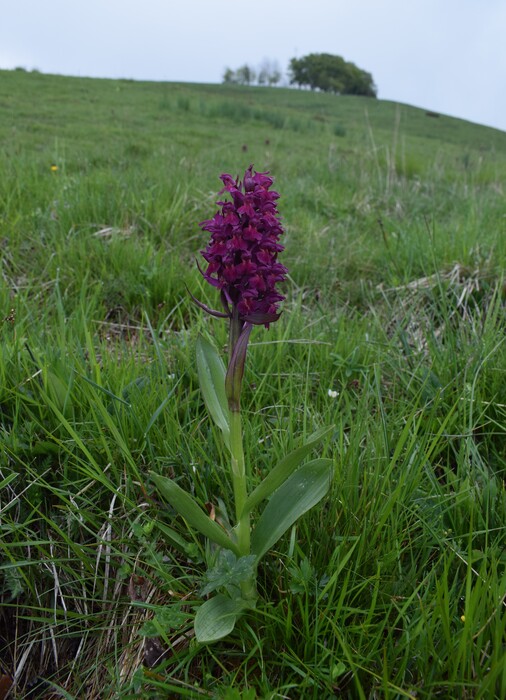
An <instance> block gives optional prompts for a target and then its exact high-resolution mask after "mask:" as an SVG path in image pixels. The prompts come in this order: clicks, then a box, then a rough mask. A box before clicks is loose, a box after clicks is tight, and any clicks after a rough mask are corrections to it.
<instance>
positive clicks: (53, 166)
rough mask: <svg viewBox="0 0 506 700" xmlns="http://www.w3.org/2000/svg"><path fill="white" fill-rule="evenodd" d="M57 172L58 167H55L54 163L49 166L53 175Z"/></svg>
mask: <svg viewBox="0 0 506 700" xmlns="http://www.w3.org/2000/svg"><path fill="white" fill-rule="evenodd" d="M57 170H58V166H57V165H55V164H54V163H52V164H51V172H52V173H55V172H56V171H57Z"/></svg>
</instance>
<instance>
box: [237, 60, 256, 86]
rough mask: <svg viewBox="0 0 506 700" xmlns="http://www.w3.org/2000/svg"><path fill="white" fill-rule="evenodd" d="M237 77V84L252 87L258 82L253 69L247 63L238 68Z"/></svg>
mask: <svg viewBox="0 0 506 700" xmlns="http://www.w3.org/2000/svg"><path fill="white" fill-rule="evenodd" d="M235 75H236V77H237V82H238V83H239V84H240V85H251V83H254V82H255V80H256V73H255V71H254V70H253V68H251V66H248V64H247V63H245V64H244V65H243V66H241V67H240V68H238V69H237V70H236V72H235Z"/></svg>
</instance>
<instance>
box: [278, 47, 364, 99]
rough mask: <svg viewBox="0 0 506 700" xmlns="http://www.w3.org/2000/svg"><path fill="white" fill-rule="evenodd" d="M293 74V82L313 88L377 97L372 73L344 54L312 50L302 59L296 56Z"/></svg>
mask: <svg viewBox="0 0 506 700" xmlns="http://www.w3.org/2000/svg"><path fill="white" fill-rule="evenodd" d="M289 76H290V83H291V84H292V85H298V86H299V87H304V86H307V87H309V88H311V90H322V91H323V92H334V93H337V94H340V95H365V96H367V97H376V86H375V84H374V81H373V78H372V75H371V74H370V73H367V72H366V71H364V70H362V69H361V68H358V67H357V66H356V65H355V64H354V63H351V62H348V61H345V60H344V58H342V57H341V56H333V55H332V54H328V53H312V54H308V55H307V56H303V57H302V58H292V59H291V61H290V66H289Z"/></svg>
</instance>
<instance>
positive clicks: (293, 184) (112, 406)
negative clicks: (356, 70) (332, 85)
mask: <svg viewBox="0 0 506 700" xmlns="http://www.w3.org/2000/svg"><path fill="white" fill-rule="evenodd" d="M0 141H1V144H2V146H1V150H0V166H1V170H0V173H1V175H0V249H1V276H0V334H1V343H0V487H1V489H0V591H1V600H2V608H1V611H0V660H1V665H2V668H1V673H2V674H4V675H8V674H12V675H15V676H16V682H17V686H16V688H15V690H14V697H19V698H24V697H30V698H49V697H66V698H75V699H76V700H77V699H80V698H87V699H88V698H90V699H92V698H101V699H104V700H105V699H106V698H122V699H123V698H125V699H127V698H134V697H146V698H167V697H191V698H198V697H214V698H228V699H229V700H235V699H237V700H240V699H241V698H243V699H244V700H253V699H254V698H276V697H288V698H299V697H304V698H332V697H336V696H342V697H351V698H392V699H393V698H410V697H412V698H414V697H417V698H433V697H442V698H464V699H468V698H469V699H470V698H483V699H484V700H488V699H489V698H498V699H499V698H502V697H504V696H505V695H506V658H505V651H504V639H505V633H506V629H505V628H506V614H505V612H506V610H505V603H506V600H505V594H506V570H505V563H506V549H505V545H506V536H505V534H506V533H505V517H506V491H505V480H506V439H505V438H506V347H505V342H504V327H505V326H504V321H505V290H506V287H505V278H504V269H505V267H506V247H505V246H504V240H505V234H506V219H505V218H504V183H505V181H506V134H505V133H503V132H500V131H496V130H493V129H487V128H485V127H479V126H477V125H473V124H470V123H467V122H464V121H461V120H456V119H452V118H450V117H446V116H444V115H441V116H439V117H438V118H435V117H431V116H427V115H426V113H425V111H424V110H418V109H415V108H413V107H408V106H406V105H396V104H394V103H389V102H383V101H379V100H378V101H375V100H367V99H363V98H353V97H346V98H345V97H334V96H328V95H321V94H312V93H309V92H304V91H297V90H284V89H267V88H248V89H246V88H241V87H237V86H235V87H230V86H212V85H182V84H162V83H135V82H131V81H124V80H123V81H121V80H118V81H112V80H111V81H108V80H89V79H76V78H63V77H57V76H46V75H41V74H36V73H21V72H5V71H4V72H0ZM250 162H252V163H254V164H255V167H256V168H257V169H259V170H264V169H269V170H270V171H271V172H272V174H273V175H274V176H275V179H276V189H278V190H279V191H280V193H281V199H280V203H279V207H280V211H281V213H282V215H283V217H284V224H285V228H286V235H285V240H284V243H285V245H286V251H285V253H284V254H283V262H284V263H285V264H286V265H287V267H288V268H289V270H290V279H289V283H288V284H287V285H286V289H285V292H286V294H287V301H286V303H285V305H284V313H283V315H282V317H281V319H280V321H279V322H277V323H276V324H273V326H272V327H271V329H270V330H269V331H265V330H264V329H257V330H255V332H254V333H253V336H252V342H251V348H250V351H249V352H248V362H247V368H246V376H245V383H246V386H245V395H244V413H245V420H246V430H245V441H246V451H247V455H248V458H249V463H250V465H251V478H252V481H253V483H256V482H257V481H259V480H260V478H261V477H262V475H264V474H265V473H266V472H267V471H268V470H269V468H270V466H271V465H272V464H274V463H275V462H276V461H277V460H279V458H280V457H281V456H283V454H285V453H286V452H287V451H289V450H290V449H292V448H293V445H294V444H295V443H296V441H297V439H298V437H299V436H301V435H309V434H310V433H312V432H313V431H314V430H316V429H317V428H319V427H322V426H326V425H334V426H335V430H334V434H333V436H332V440H331V441H330V442H329V443H328V445H327V446H326V448H325V454H324V456H328V457H331V458H332V459H333V460H334V463H335V478H334V481H333V484H332V489H331V494H330V495H329V497H327V498H326V499H324V501H323V502H322V504H320V505H319V506H318V507H317V508H315V509H314V510H313V511H311V512H310V513H308V514H307V515H306V516H304V518H303V519H302V521H300V522H299V523H298V524H297V526H296V527H294V528H293V529H292V531H291V533H290V534H289V535H288V536H287V537H285V538H284V539H283V540H282V541H281V542H280V543H279V546H278V547H277V550H276V552H272V553H271V554H269V555H268V556H267V557H266V559H265V561H264V563H263V564H262V566H261V568H260V571H259V588H260V591H261V594H262V597H261V602H260V603H259V605H258V608H257V610H256V612H255V613H251V614H249V615H248V616H246V617H245V618H244V619H243V620H242V621H241V623H240V624H239V625H238V626H237V628H236V630H235V631H234V633H233V634H232V635H231V637H230V638H229V639H227V640H226V641H224V642H222V643H218V644H216V645H214V646H209V647H201V646H199V645H198V644H197V643H196V642H195V640H194V639H193V637H192V613H193V611H194V609H195V606H196V605H197V604H198V603H199V595H198V588H199V585H200V584H199V579H200V576H201V574H202V572H203V570H204V568H203V567H204V564H203V562H204V558H205V556H204V555H205V552H204V549H203V547H204V543H203V542H202V541H201V540H200V538H198V537H196V538H194V541H193V543H192V545H191V546H190V547H189V546H188V545H186V544H185V543H184V542H183V540H182V539H179V538H178V537H177V536H176V537H172V538H169V537H168V535H167V527H168V526H170V527H171V528H172V529H173V530H175V531H176V533H179V535H180V536H181V537H182V536H186V531H185V526H184V523H183V522H182V521H181V520H180V519H179V518H176V517H175V516H174V513H173V512H171V511H170V509H168V508H167V507H166V506H164V505H163V503H161V502H160V501H159V500H158V497H157V494H156V492H155V490H154V488H153V486H152V484H151V483H150V481H149V479H148V476H147V474H148V472H149V471H150V470H154V471H157V472H159V473H164V474H166V475H171V476H173V477H175V478H177V479H178V482H179V483H180V484H181V485H183V486H185V487H186V488H189V489H191V490H192V492H193V494H194V495H195V497H196V498H197V499H198V500H200V501H201V503H203V504H205V503H208V504H212V505H213V506H214V507H216V508H218V509H219V508H220V507H222V506H221V505H220V504H222V505H225V506H226V505H227V503H228V502H229V500H230V497H231V494H230V491H229V486H228V479H227V478H225V475H224V473H223V470H222V465H225V464H226V459H225V455H224V454H223V453H222V452H221V450H220V449H219V448H218V447H217V446H216V443H215V441H214V437H215V433H214V428H213V427H212V425H211V424H210V422H209V420H208V419H207V417H206V413H205V408H204V405H203V401H202V397H201V394H200V391H199V388H198V382H197V372H196V367H195V362H194V345H195V339H196V337H197V335H198V333H199V332H202V331H204V332H207V333H210V334H211V335H213V336H214V337H215V339H216V340H217V342H218V344H221V345H224V344H225V342H226V329H225V327H224V325H223V324H222V323H220V322H219V321H217V320H215V319H208V318H205V317H203V314H202V313H201V312H200V310H199V309H198V308H196V307H195V306H194V305H193V304H192V303H191V302H190V301H189V299H188V294H187V291H186V286H187V287H188V288H189V289H190V290H191V291H192V293H194V294H195V296H197V297H199V298H200V299H202V300H204V301H207V302H208V303H210V304H211V305H214V304H215V303H216V300H215V298H214V297H213V290H212V289H206V288H205V286H204V283H203V281H202V279H201V278H200V275H199V273H198V271H197V270H196V265H195V257H198V251H199V250H200V249H201V248H202V247H203V246H204V245H205V243H206V239H205V237H204V236H203V234H202V232H201V231H200V229H199V226H198V222H199V221H201V220H203V219H205V218H208V217H209V216H211V215H212V214H213V213H214V211H215V204H214V202H215V200H216V197H217V192H218V189H219V186H220V182H219V180H218V176H219V174H220V173H221V172H223V171H228V172H231V173H232V174H233V175H236V174H237V173H241V172H243V171H244V169H245V168H246V167H247V166H248V165H249V164H250ZM52 164H54V165H56V166H57V168H58V169H57V170H56V171H52V170H51V165H52ZM329 389H331V390H333V391H335V392H338V393H337V396H335V397H333V396H329V394H328V390H329ZM169 532H170V531H169ZM153 606H154V607H153ZM175 612H179V613H181V612H182V613H184V615H183V616H182V617H181V615H179V616H177V615H175V614H174V613H175ZM149 621H151V623H152V626H151V628H149V627H148V628H146V627H144V629H143V626H144V625H145V624H146V623H147V622H149ZM153 624H155V625H157V624H158V626H157V627H153ZM153 630H155V631H153ZM141 631H142V632H143V633H145V632H148V633H149V632H150V631H151V632H152V633H156V635H157V638H158V643H159V645H160V649H161V651H162V652H163V653H164V656H163V660H162V662H161V664H160V665H157V666H156V667H153V668H148V667H147V666H146V665H145V664H143V661H144V643H145V637H144V636H143V634H141ZM146 639H148V640H149V639H150V638H149V637H148V638H146ZM151 656H152V655H151ZM0 678H1V675H0ZM4 682H6V681H4ZM29 687H31V688H33V690H32V692H31V694H30V695H28V692H29V690H28V688H29Z"/></svg>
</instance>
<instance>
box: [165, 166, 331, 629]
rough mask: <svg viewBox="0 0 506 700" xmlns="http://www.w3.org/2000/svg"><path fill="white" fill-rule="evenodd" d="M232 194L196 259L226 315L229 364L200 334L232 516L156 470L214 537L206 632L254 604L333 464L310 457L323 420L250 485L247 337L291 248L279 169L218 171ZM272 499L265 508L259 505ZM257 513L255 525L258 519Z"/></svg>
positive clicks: (269, 304)
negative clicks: (245, 432)
mask: <svg viewBox="0 0 506 700" xmlns="http://www.w3.org/2000/svg"><path fill="white" fill-rule="evenodd" d="M221 180H222V181H223V185H224V186H223V189H222V190H221V191H220V195H222V194H223V193H228V195H230V198H229V199H226V200H224V201H218V203H217V204H218V206H219V207H220V210H219V211H218V212H217V213H216V214H215V215H214V217H213V218H212V219H208V220H206V221H203V222H202V223H201V224H200V226H201V228H202V229H203V230H204V231H207V232H209V233H210V234H211V239H210V241H209V244H208V246H207V247H206V249H205V250H203V251H201V252H202V256H203V258H204V260H205V261H206V263H207V266H205V269H202V268H201V267H200V266H199V270H200V272H201V273H202V275H203V277H204V279H205V280H206V281H207V282H209V284H211V285H212V286H213V287H215V288H216V289H217V290H218V291H219V294H220V300H221V305H222V310H220V311H218V310H214V309H211V308H209V307H208V306H206V305H205V304H203V303H202V302H200V301H198V300H197V299H195V297H193V295H192V297H193V299H194V301H195V302H196V303H197V304H198V305H199V307H201V308H202V309H203V310H204V311H206V312H207V313H209V314H211V315H212V316H215V317H217V318H221V319H226V321H227V322H228V324H229V335H228V364H227V367H226V366H225V363H224V362H223V360H222V359H221V357H220V354H219V353H218V352H217V350H216V348H215V347H214V345H213V344H212V343H211V342H210V341H209V340H208V339H206V338H204V337H203V336H200V337H199V338H198V340H197V346H196V357H197V368H198V376H199V381H200V385H201V390H202V393H203V397H204V401H205V404H206V407H207V410H208V412H209V414H210V417H211V418H212V420H213V421H214V423H215V424H216V425H217V427H218V428H219V429H220V431H221V436H222V439H223V442H224V444H225V446H226V449H227V451H228V453H229V454H230V479H231V484H232V488H233V495H234V511H235V513H234V515H235V522H234V523H233V524H231V523H230V521H229V518H228V516H227V517H225V518H223V519H222V522H220V523H218V522H217V521H216V520H215V519H212V518H211V517H210V516H209V515H208V513H207V511H205V510H204V509H203V508H202V507H201V506H200V504H199V503H198V502H197V500H196V499H195V498H194V497H193V496H192V495H191V494H190V493H188V492H187V491H185V490H184V489H182V488H181V487H180V486H179V485H178V484H177V482H176V481H175V480H173V479H170V478H168V477H165V476H161V475H158V474H154V473H153V474H152V475H151V476H152V479H153V481H154V483H155V486H156V487H157V489H158V491H159V493H160V495H161V497H162V498H163V499H165V500H166V501H167V502H168V503H169V504H170V505H171V506H172V508H173V509H174V510H175V511H176V512H177V513H178V514H179V515H181V516H182V517H183V519H184V520H185V521H186V523H187V526H188V527H189V528H191V529H193V530H196V531H197V532H199V533H200V534H201V535H204V537H205V538H207V541H208V544H209V545H210V546H209V547H208V548H207V550H208V552H209V561H208V564H209V570H208V572H207V575H206V579H205V584H204V586H203V587H202V588H201V591H200V593H201V595H202V596H203V597H204V596H206V597H207V596H208V595H209V594H211V593H216V592H217V591H218V592H217V593H216V594H215V595H214V596H213V597H211V598H208V599H207V600H206V601H205V602H204V603H203V604H201V605H200V606H199V607H198V609H197V613H196V616H195V634H196V638H197V640H198V641H200V642H204V643H207V642H212V641H215V640H217V639H220V638H222V637H225V636H226V635H228V634H229V633H230V632H231V631H232V630H233V628H234V626H235V623H236V621H237V619H238V618H239V617H240V616H241V615H242V614H243V613H244V611H246V610H248V609H251V608H253V607H254V606H255V601H256V599H257V587H256V572H257V567H258V564H259V562H260V560H261V559H262V557H263V556H264V555H265V554H266V553H267V552H268V551H269V550H270V549H271V548H272V547H273V545H274V544H275V543H276V542H277V541H278V540H279V539H280V538H281V536H282V535H283V534H284V533H285V532H286V531H287V530H288V529H289V528H290V527H291V526H292V525H293V524H294V523H295V522H296V520H297V519H298V518H299V517H300V516H302V515H303V514H304V513H305V512H307V511H308V510H309V509H310V508H312V507H313V506H314V505H315V504H316V503H318V502H319V501H320V500H321V499H322V498H323V497H324V496H325V494H326V493H327V491H328V489H329V486H330V481H331V474H332V461H331V460H330V459H313V460H311V461H308V462H306V463H304V464H303V461H304V459H305V457H306V456H308V455H309V454H310V452H311V451H312V450H313V449H314V447H315V446H317V445H318V444H319V443H321V442H322V441H323V440H324V438H325V437H327V436H328V435H329V433H330V432H331V430H332V428H327V429H321V430H318V431H317V432H315V433H314V434H312V435H311V436H310V437H309V438H308V439H307V440H306V441H305V442H304V443H303V444H301V445H299V446H298V447H297V448H296V449H295V450H294V451H292V452H291V453H289V454H288V455H286V456H285V457H284V458H283V459H281V461H279V462H278V463H277V464H276V465H274V466H273V468H272V469H271V470H270V471H269V472H268V474H267V475H266V476H265V478H264V479H263V481H261V482H260V483H259V484H257V485H253V484H251V483H249V482H250V477H248V470H247V469H246V461H245V455H244V449H243V438H242V421H241V401H240V399H241V386H242V380H243V375H244V367H245V361H246V353H247V349H248V341H249V338H250V334H251V331H252V328H253V326H255V325H257V326H261V325H263V326H265V327H267V328H269V325H270V324H271V323H274V322H275V321H277V320H278V318H279V316H280V312H279V308H278V307H279V304H280V303H281V302H282V301H283V300H284V296H283V295H282V294H281V293H280V292H279V290H278V287H277V285H278V284H279V283H282V282H283V281H284V280H285V279H286V275H287V269H286V268H285V267H284V266H283V265H282V264H281V263H280V262H278V254H279V253H281V252H282V251H283V249H284V247H283V245H281V243H280V242H279V239H280V237H281V235H282V234H283V228H282V225H281V221H280V217H279V214H278V211H277V205H276V200H277V199H278V198H279V194H278V193H277V192H275V191H274V190H271V186H272V184H273V179H272V177H270V176H269V174H268V173H261V172H255V171H253V166H250V167H249V168H248V169H247V170H246V172H245V174H244V178H243V180H242V182H241V181H240V180H239V179H238V178H237V179H236V180H234V179H233V178H232V177H231V176H230V175H228V174H223V175H221ZM264 501H267V503H266V505H265V506H264V508H263V510H262V511H261V512H260V514H258V513H257V510H258V509H259V507H260V506H261V505H262V504H263V502H264ZM253 518H254V526H252V520H253Z"/></svg>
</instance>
